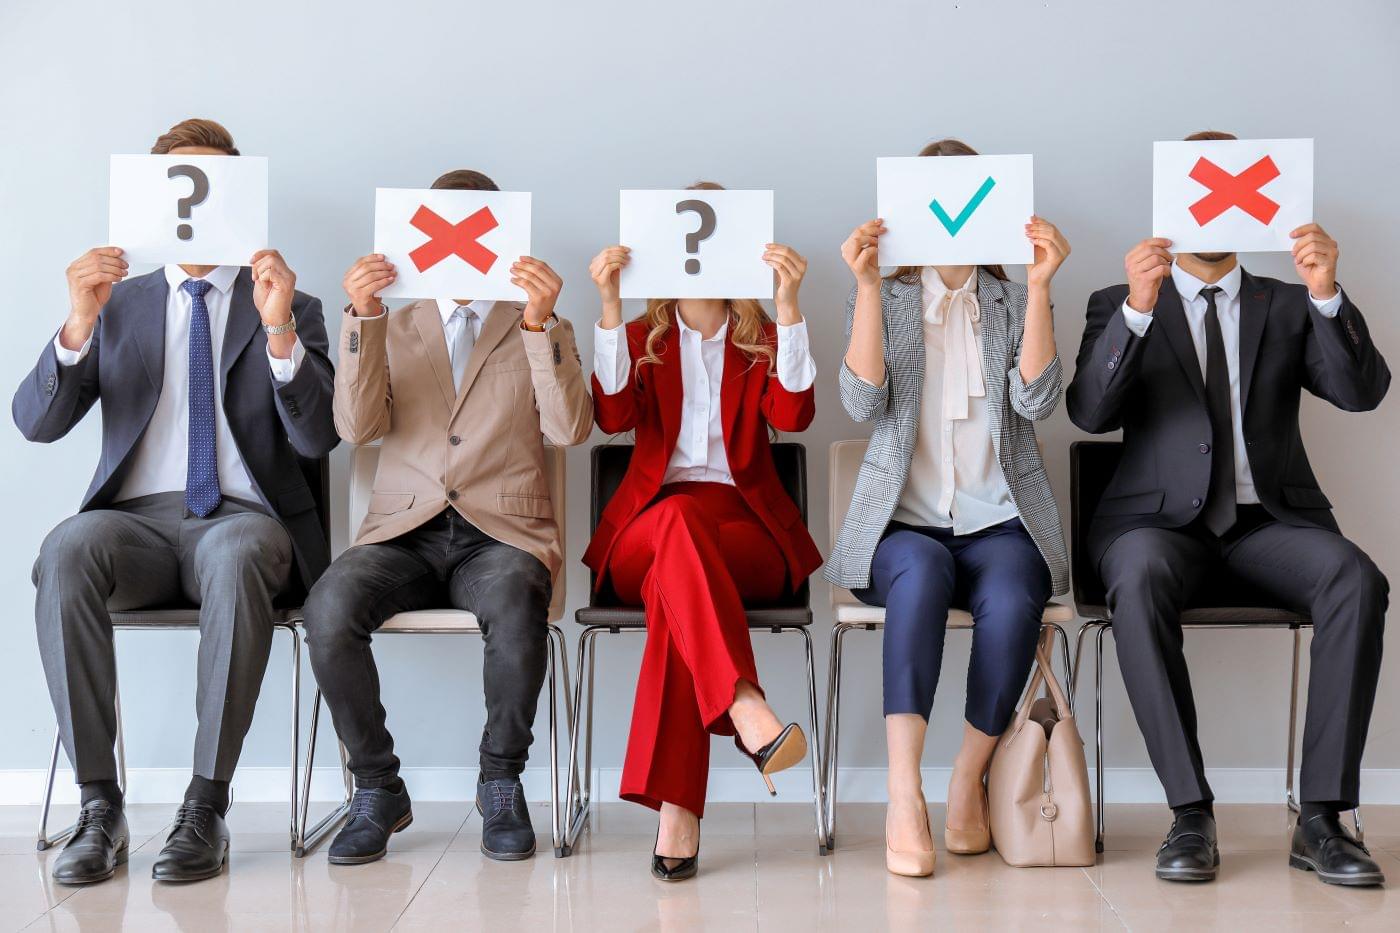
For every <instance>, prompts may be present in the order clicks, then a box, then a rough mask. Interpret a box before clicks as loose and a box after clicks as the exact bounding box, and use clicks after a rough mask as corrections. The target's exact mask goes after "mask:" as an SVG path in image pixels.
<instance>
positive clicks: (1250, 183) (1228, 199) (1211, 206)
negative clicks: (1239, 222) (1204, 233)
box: [1189, 156, 1279, 227]
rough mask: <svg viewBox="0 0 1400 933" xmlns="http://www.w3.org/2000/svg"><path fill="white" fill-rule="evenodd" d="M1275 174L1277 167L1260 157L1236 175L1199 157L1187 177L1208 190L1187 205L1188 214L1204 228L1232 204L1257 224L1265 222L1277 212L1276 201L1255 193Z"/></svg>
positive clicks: (1267, 158)
mask: <svg viewBox="0 0 1400 933" xmlns="http://www.w3.org/2000/svg"><path fill="white" fill-rule="evenodd" d="M1278 176H1279V170H1278V166H1277V165H1274V160H1273V159H1272V158H1271V157H1269V156H1264V158H1262V159H1260V160H1259V161H1258V162H1255V163H1254V164H1253V165H1251V166H1250V167H1249V168H1247V169H1245V170H1244V171H1243V172H1240V173H1239V174H1238V175H1231V174H1230V173H1229V172H1227V171H1225V169H1223V168H1221V167H1220V166H1218V165H1216V164H1215V163H1214V162H1212V161H1210V160H1209V159H1207V158H1206V157H1205V156H1202V157H1201V158H1200V159H1199V160H1197V162H1196V165H1195V167H1194V168H1192V169H1191V174H1190V176H1189V177H1190V178H1191V179H1192V180H1193V181H1198V182H1200V183H1201V184H1202V185H1205V186H1206V187H1207V188H1209V189H1210V194H1208V195H1206V196H1205V197H1203V198H1201V199H1200V200H1199V201H1197V202H1196V203H1195V204H1192V205H1191V216H1192V217H1195V218H1196V223H1198V224H1200V225H1201V226H1202V227H1204V226H1205V225H1206V224H1208V223H1210V222H1211V221H1212V220H1214V219H1215V218H1217V217H1219V216H1220V215H1221V214H1223V213H1225V212H1226V211H1228V210H1229V209H1230V208H1232V207H1238V208H1239V209H1240V210H1242V211H1244V212H1245V213H1246V214H1248V215H1249V216H1251V217H1253V218H1254V219H1255V220H1257V221H1259V222H1260V223H1261V224H1267V223H1269V222H1270V221H1272V220H1273V219H1274V215H1275V214H1276V213H1278V207H1279V206H1278V203H1277V202H1276V201H1272V200H1270V199H1269V198H1267V197H1265V196H1264V195H1262V194H1260V193H1259V189H1260V188H1262V187H1263V186H1264V185H1267V184H1268V183H1269V182H1271V181H1273V180H1274V179H1275V178H1277V177H1278Z"/></svg>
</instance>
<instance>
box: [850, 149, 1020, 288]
mask: <svg viewBox="0 0 1400 933" xmlns="http://www.w3.org/2000/svg"><path fill="white" fill-rule="evenodd" d="M875 189H876V194H875V201H876V215H877V216H878V217H880V218H881V219H882V220H884V222H885V227H886V232H885V233H884V235H883V236H881V237H880V265H882V266H932V265H941V266H958V265H979V264H987V263H1029V262H1031V261H1032V258H1033V256H1034V247H1032V246H1031V242H1030V240H1028V239H1026V224H1028V223H1029V222H1030V219H1031V215H1032V214H1033V213H1035V166H1034V160H1033V159H1032V157H1031V156H1028V155H987V156H902V157H895V158H880V159H876V160H875Z"/></svg>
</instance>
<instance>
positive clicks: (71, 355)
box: [53, 312, 1336, 366]
mask: <svg viewBox="0 0 1400 933" xmlns="http://www.w3.org/2000/svg"><path fill="white" fill-rule="evenodd" d="M1333 313H1336V312H1333ZM91 347H92V337H88V339H87V341H86V342H85V343H84V344H83V345H82V348H81V349H78V350H70V349H68V348H67V347H65V346H64V345H63V344H62V343H60V342H59V340H58V337H57V336H55V337H54V338H53V352H54V356H56V357H58V365H60V366H77V365H78V364H79V363H81V362H82V361H83V359H84V358H85V357H86V356H87V355H88V350H89V349H90V348H91Z"/></svg>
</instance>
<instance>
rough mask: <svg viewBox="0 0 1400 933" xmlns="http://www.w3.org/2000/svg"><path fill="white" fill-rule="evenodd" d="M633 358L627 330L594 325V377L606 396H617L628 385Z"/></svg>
mask: <svg viewBox="0 0 1400 933" xmlns="http://www.w3.org/2000/svg"><path fill="white" fill-rule="evenodd" d="M631 369H632V357H631V355H630V354H628V352H627V340H626V328H625V327H624V326H623V325H622V324H619V325H617V326H616V327H614V328H612V329H608V328H606V327H604V326H603V325H602V324H594V325H593V377H594V378H595V379H597V380H598V387H599V388H600V389H602V390H603V394H604V395H616V394H617V393H619V392H621V391H622V387H623V386H625V385H627V374H628V372H630V371H631Z"/></svg>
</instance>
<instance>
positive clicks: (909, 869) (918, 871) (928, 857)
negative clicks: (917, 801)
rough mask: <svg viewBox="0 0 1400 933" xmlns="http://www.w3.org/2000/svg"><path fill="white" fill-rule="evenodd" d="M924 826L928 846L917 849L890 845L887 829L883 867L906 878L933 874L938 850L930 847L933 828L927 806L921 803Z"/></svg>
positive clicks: (926, 876)
mask: <svg viewBox="0 0 1400 933" xmlns="http://www.w3.org/2000/svg"><path fill="white" fill-rule="evenodd" d="M923 812H924V827H925V828H927V829H928V838H929V844H930V848H928V849H917V850H913V851H902V850H899V849H895V848H893V847H891V846H890V843H889V831H888V830H886V832H885V868H886V869H887V870H888V871H889V873H890V874H892V875H902V876H904V877H906V878H928V877H929V876H931V875H932V874H933V867H934V863H935V862H936V861H937V860H938V852H937V851H936V850H935V849H933V848H932V844H933V828H932V826H931V825H930V823H929V818H928V806H927V805H926V804H925V805H923Z"/></svg>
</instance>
